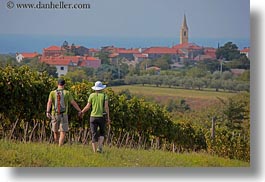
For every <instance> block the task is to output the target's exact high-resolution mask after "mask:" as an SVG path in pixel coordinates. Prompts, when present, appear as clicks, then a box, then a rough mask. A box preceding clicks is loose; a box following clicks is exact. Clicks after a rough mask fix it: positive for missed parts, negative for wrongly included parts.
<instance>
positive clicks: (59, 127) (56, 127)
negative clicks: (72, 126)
mask: <svg viewBox="0 0 265 182" xmlns="http://www.w3.org/2000/svg"><path fill="white" fill-rule="evenodd" d="M68 130H69V125H68V115H67V114H59V115H54V116H52V131H53V132H61V131H64V132H66V131H68Z"/></svg>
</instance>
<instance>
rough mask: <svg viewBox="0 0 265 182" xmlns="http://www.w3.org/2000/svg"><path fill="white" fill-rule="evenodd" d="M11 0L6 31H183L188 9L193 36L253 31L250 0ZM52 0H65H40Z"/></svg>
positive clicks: (0, 27) (1, 26) (2, 10)
mask: <svg viewBox="0 0 265 182" xmlns="http://www.w3.org/2000/svg"><path fill="white" fill-rule="evenodd" d="M8 1H9V0H1V1H0V34H28V35H31V34H34V35H36V34H41V35H43V34H44V35H80V36H114V37H119V36H123V37H147V36H148V37H154V36H155V37H179V31H180V26H181V24H182V20H183V15H184V13H185V14H186V17H187V24H188V27H189V35H190V37H193V38H205V37H208V38H219V37H228V38H230V37H232V38H249V37H250V4H249V0H64V2H65V3H89V4H90V5H91V8H90V9H82V10H80V9H79V10H72V9H71V10H65V9H64V10H59V9H57V10H54V9H53V10H47V9H46V10H44V9H17V8H13V9H8V8H7V2H8ZM12 1H13V2H14V3H32V2H33V3H38V2H39V1H33V0H19V1H18V0H12ZM51 1H52V2H53V3H59V2H60V1H62V0H40V2H41V3H50V2H51Z"/></svg>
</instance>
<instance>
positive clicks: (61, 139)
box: [59, 131, 65, 146]
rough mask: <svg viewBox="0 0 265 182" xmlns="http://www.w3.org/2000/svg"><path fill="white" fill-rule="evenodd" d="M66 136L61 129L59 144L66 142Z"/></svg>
mask: <svg viewBox="0 0 265 182" xmlns="http://www.w3.org/2000/svg"><path fill="white" fill-rule="evenodd" d="M64 138H65V132H64V131H61V132H60V138H59V146H62V145H63V143H64Z"/></svg>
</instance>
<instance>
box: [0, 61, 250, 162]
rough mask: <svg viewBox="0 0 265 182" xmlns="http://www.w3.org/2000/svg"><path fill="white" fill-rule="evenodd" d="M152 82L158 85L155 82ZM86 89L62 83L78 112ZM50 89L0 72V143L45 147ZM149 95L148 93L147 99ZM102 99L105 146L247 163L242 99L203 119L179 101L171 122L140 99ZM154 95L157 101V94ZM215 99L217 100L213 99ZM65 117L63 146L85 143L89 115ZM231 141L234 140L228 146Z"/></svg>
mask: <svg viewBox="0 0 265 182" xmlns="http://www.w3.org/2000/svg"><path fill="white" fill-rule="evenodd" d="M165 77H167V76H165ZM156 78H157V80H158V77H156ZM92 86H93V83H92V82H88V81H82V82H76V83H73V82H72V81H71V80H70V79H69V78H66V89H68V90H70V91H71V92H72V94H73V97H74V99H75V100H76V102H77V103H78V104H79V106H80V107H81V108H83V107H84V106H85V105H86V104H87V100H88V97H89V95H90V93H91V92H92V90H91V87H92ZM55 88H56V80H55V79H54V78H52V77H49V76H48V74H47V73H46V72H43V73H39V72H36V71H31V70H30V69H29V67H27V66H21V67H18V68H13V67H11V66H7V67H5V68H0V93H1V96H0V98H1V101H2V104H1V106H0V118H1V120H2V121H3V122H1V124H0V131H1V132H0V137H1V138H8V139H16V140H18V141H24V142H27V141H46V142H47V141H49V142H51V140H52V135H51V130H50V125H49V121H48V120H47V118H46V116H45V111H46V103H47V99H48V95H49V92H50V91H51V90H53V89H55ZM159 89H162V88H159ZM170 91H172V92H174V93H175V90H174V89H171V90H168V92H170ZM154 92H155V90H154V88H152V90H151V91H150V92H148V93H149V94H150V93H152V94H153V93H154ZM186 92H187V90H185V92H182V93H181V95H182V96H183V95H185V94H187V93H186ZM105 93H106V94H107V95H108V97H109V107H110V111H111V112H110V117H111V120H112V125H111V128H109V130H108V132H107V133H108V135H107V136H106V145H110V146H117V147H128V148H144V149H163V150H171V151H173V152H176V151H178V152H185V151H199V150H207V151H210V152H212V153H214V154H217V155H220V156H223V157H230V158H236V159H240V160H247V161H248V160H249V158H250V156H249V153H250V152H249V142H250V140H249V130H250V129H249V125H250V124H249V94H248V93H242V94H237V95H236V97H234V98H229V99H227V100H224V99H222V103H223V106H222V107H219V108H218V109H217V110H211V109H210V108H207V110H205V113H200V114H198V113H194V112H188V113H186V112H185V110H188V105H187V104H186V101H185V100H180V103H179V104H176V105H175V106H176V107H175V106H174V104H173V109H174V107H175V109H177V110H178V111H179V112H183V113H182V114H183V115H181V117H180V118H179V119H178V120H177V121H174V122H173V120H172V118H171V117H170V114H169V113H168V112H167V111H166V110H165V109H164V108H163V107H161V106H160V105H158V104H155V103H151V102H147V101H146V100H145V99H144V97H142V98H137V97H135V96H133V95H131V94H130V93H128V92H123V93H120V94H115V93H114V91H113V90H111V89H106V90H105ZM168 94H169V93H168ZM193 94H195V91H193ZM196 94H202V92H196ZM159 95H160V96H161V91H160V92H159ZM216 95H218V94H217V93H215V96H216ZM188 96H189V97H191V96H192V94H191V93H190V92H189V94H188ZM208 96H209V93H207V97H208ZM204 97H205V96H204ZM214 111H215V112H214ZM69 112H70V115H69V116H70V117H69V121H70V131H69V135H68V137H67V142H68V143H72V142H82V143H87V142H88V141H89V139H90V136H89V132H88V131H89V122H88V120H89V112H88V113H87V114H85V116H84V119H83V120H80V119H79V118H78V117H77V112H76V110H75V109H74V108H73V107H70V110H69ZM184 113H185V114H184ZM208 115H210V116H216V117H217V118H218V121H219V124H217V125H218V127H217V130H216V138H215V142H212V140H211V139H210V138H209V129H210V128H209V127H210V125H209V124H207V122H209V116H208ZM198 123H200V124H198ZM224 132H226V133H225V135H223V134H224ZM49 134H50V135H49ZM223 137H225V138H223ZM231 137H234V138H235V139H234V140H232V141H230V138H231ZM218 141H227V142H224V143H222V142H219V143H218ZM229 142H230V143H229ZM216 144H218V145H216ZM223 150H225V151H223Z"/></svg>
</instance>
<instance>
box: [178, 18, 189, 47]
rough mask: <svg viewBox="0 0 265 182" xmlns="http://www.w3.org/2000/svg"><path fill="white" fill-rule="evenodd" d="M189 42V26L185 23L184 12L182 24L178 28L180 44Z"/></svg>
mask: <svg viewBox="0 0 265 182" xmlns="http://www.w3.org/2000/svg"><path fill="white" fill-rule="evenodd" d="M188 42H189V28H188V25H187V20H186V15H185V14H184V18H183V22H182V26H181V28H180V44H183V43H188Z"/></svg>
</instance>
